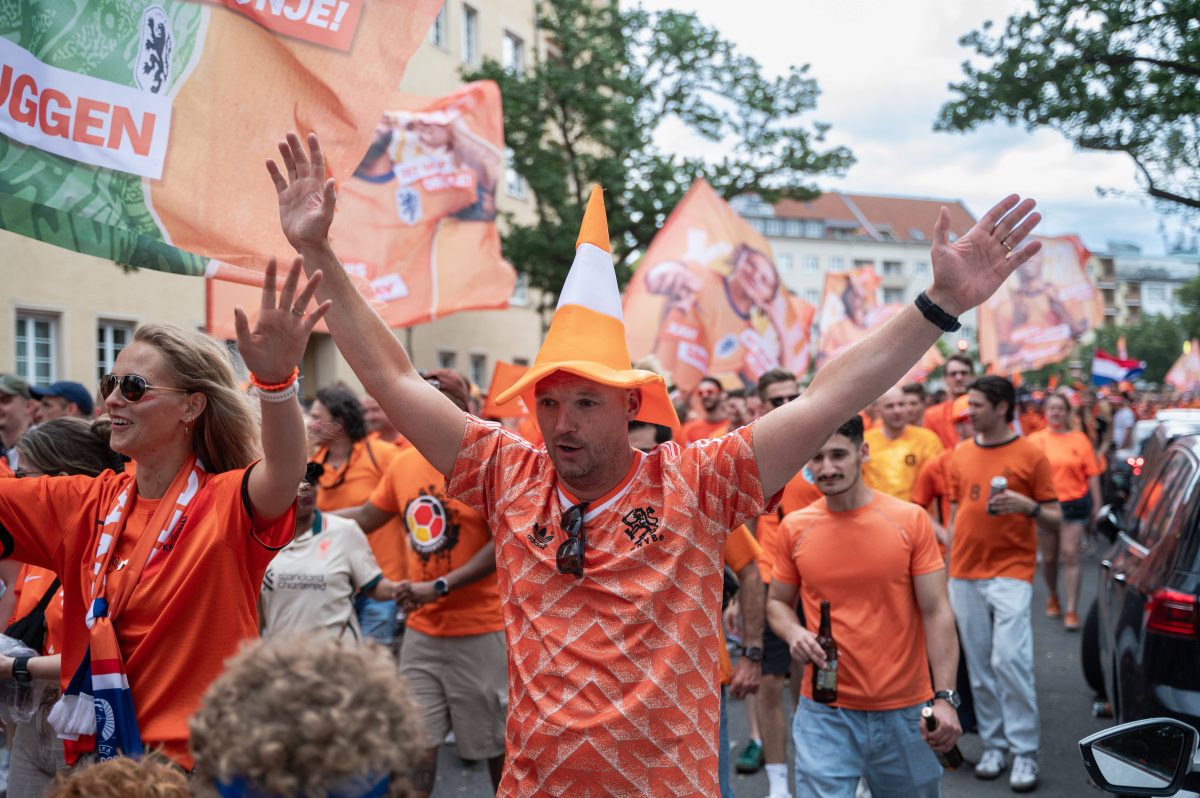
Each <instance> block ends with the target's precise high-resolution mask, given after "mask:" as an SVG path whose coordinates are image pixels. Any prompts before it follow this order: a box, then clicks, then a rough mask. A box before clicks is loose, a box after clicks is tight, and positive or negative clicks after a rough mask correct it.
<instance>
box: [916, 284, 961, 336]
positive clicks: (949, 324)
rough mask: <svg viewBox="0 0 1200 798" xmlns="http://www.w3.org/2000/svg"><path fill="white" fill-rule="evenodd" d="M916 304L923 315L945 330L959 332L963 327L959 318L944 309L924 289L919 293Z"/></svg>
mask: <svg viewBox="0 0 1200 798" xmlns="http://www.w3.org/2000/svg"><path fill="white" fill-rule="evenodd" d="M916 305H917V310H919V311H921V315H922V316H924V317H925V318H926V319H928V320H929V322H930V323H932V324H933V325H934V326H935V327H937V328H938V329H939V330H942V331H943V332H958V330H959V329H960V328H961V327H962V324H960V323H959V321H958V319H956V318H954V317H953V316H951V315H950V314H949V313H947V312H946V311H944V310H942V307H941V305H938V304H937V303H936V302H934V301H933V300H932V299H930V298H929V295H928V294H926V293H925V292H924V291H922V292H921V293H919V294H917V300H916Z"/></svg>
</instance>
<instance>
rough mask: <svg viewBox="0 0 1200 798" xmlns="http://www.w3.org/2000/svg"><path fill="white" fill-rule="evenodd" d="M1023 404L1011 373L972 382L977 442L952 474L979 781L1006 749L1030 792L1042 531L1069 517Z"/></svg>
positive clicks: (1034, 776)
mask: <svg viewBox="0 0 1200 798" xmlns="http://www.w3.org/2000/svg"><path fill="white" fill-rule="evenodd" d="M1016 403H1017V397H1016V391H1015V390H1013V385H1012V383H1011V382H1009V381H1008V380H1006V379H1004V378H1003V377H994V376H989V377H980V378H979V379H977V380H975V381H974V382H972V383H971V384H970V386H969V387H968V389H967V409H968V411H969V413H970V415H971V421H972V423H973V424H974V427H975V437H974V438H972V439H970V440H965V441H963V442H962V443H960V444H959V445H958V447H957V448H956V449H955V450H954V453H953V454H951V455H950V462H949V465H948V466H947V468H946V472H947V475H948V482H949V485H948V491H949V497H950V501H951V508H952V509H951V518H952V519H953V520H952V522H951V528H952V534H951V539H950V601H951V603H952V604H953V606H954V614H955V616H956V617H957V619H958V628H959V629H960V630H961V631H962V645H963V652H964V653H965V654H966V657H967V672H968V673H969V674H970V677H971V692H972V694H973V695H974V697H975V716H976V719H977V722H978V725H979V739H980V742H982V743H983V755H982V756H981V757H980V760H979V763H978V764H977V765H976V766H975V775H976V776H977V777H979V778H981V779H995V778H998V777H999V776H1000V774H1001V773H1002V772H1004V768H1005V767H1006V764H1007V763H1006V761H1005V756H1006V753H1008V754H1012V755H1013V763H1012V773H1011V774H1010V776H1009V786H1010V787H1012V789H1013V790H1015V791H1017V792H1028V791H1030V790H1032V789H1035V788H1036V787H1037V781H1038V764H1037V750H1038V742H1039V739H1038V738H1039V728H1038V709H1037V696H1036V694H1035V693H1034V686H1033V626H1032V622H1031V618H1030V605H1031V602H1032V600H1033V575H1034V572H1035V571H1036V570H1037V533H1036V532H1035V525H1036V526H1041V527H1044V528H1045V529H1048V530H1055V529H1058V527H1059V525H1060V524H1061V523H1062V511H1061V510H1060V509H1059V505H1058V501H1057V500H1056V499H1055V495H1054V483H1053V482H1052V481H1051V472H1050V463H1049V461H1048V460H1047V459H1046V455H1045V454H1043V453H1042V450H1041V448H1040V447H1039V446H1037V444H1034V443H1030V442H1029V439H1028V438H1022V437H1019V436H1018V435H1017V434H1016V433H1015V432H1013V431H1012V428H1011V427H1010V426H1009V425H1010V424H1011V423H1012V420H1013V413H1014V410H1015V408H1016Z"/></svg>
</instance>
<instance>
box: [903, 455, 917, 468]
mask: <svg viewBox="0 0 1200 798" xmlns="http://www.w3.org/2000/svg"><path fill="white" fill-rule="evenodd" d="M904 464H905V465H906V466H908V467H909V468H911V467H912V466H915V465H916V464H917V456H916V455H915V454H906V455H904Z"/></svg>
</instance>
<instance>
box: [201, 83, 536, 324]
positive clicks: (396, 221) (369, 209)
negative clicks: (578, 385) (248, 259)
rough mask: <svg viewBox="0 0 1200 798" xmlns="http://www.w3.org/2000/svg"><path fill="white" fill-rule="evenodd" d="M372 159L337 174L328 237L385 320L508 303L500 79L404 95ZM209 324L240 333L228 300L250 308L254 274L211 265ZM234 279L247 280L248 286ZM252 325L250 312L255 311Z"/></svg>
mask: <svg viewBox="0 0 1200 798" xmlns="http://www.w3.org/2000/svg"><path fill="white" fill-rule="evenodd" d="M389 108H390V109H391V110H389V111H387V112H386V113H384V114H383V115H382V117H380V118H379V120H378V124H377V125H376V127H375V136H374V140H373V141H372V143H371V147H370V149H369V150H368V152H367V155H366V157H365V158H364V159H363V160H362V162H361V163H360V164H359V165H358V168H357V169H355V170H354V172H353V174H352V175H346V176H345V177H343V178H342V179H341V180H340V181H339V193H338V213H337V216H336V217H335V218H334V222H333V227H332V229H331V231H330V236H331V238H332V239H333V241H334V242H335V247H336V248H337V252H338V255H339V256H340V257H341V258H342V261H343V263H344V264H345V266H346V271H347V272H349V273H350V275H351V278H352V279H353V280H354V282H355V284H356V285H357V286H358V289H359V290H360V291H361V292H362V294H363V295H364V296H365V297H367V298H368V299H369V300H371V302H372V304H373V305H374V307H375V309H376V310H377V311H378V312H379V315H380V316H382V317H383V320H384V321H385V322H387V324H388V326H389V327H392V328H396V327H407V326H409V325H412V324H420V323H423V322H427V321H432V320H434V319H438V318H441V317H443V316H447V315H449V314H451V313H456V312H458V311H462V310H481V309H487V308H504V307H507V306H508V301H509V298H510V297H511V296H512V291H513V285H514V283H515V282H516V273H515V272H514V271H513V268H512V267H511V266H510V265H509V264H508V263H507V262H506V261H505V260H504V259H503V257H502V256H501V254H500V233H499V231H498V230H497V228H496V192H497V190H498V188H499V183H500V181H501V180H502V179H503V176H504V125H503V119H502V115H501V109H500V91H499V89H498V87H497V86H496V84H495V83H492V82H491V81H481V82H477V83H471V84H468V85H466V86H464V87H463V88H461V89H459V90H458V91H456V92H454V93H453V94H451V95H449V96H447V97H443V98H441V99H437V100H429V99H426V98H420V97H411V96H398V97H395V98H394V99H393V100H392V102H391V103H390V105H389ZM209 276H210V277H214V278H217V279H216V280H215V281H212V282H210V287H209V300H210V301H209V308H208V311H209V312H208V325H209V332H211V333H213V334H214V335H218V336H222V337H226V338H230V337H233V306H234V305H236V304H241V305H242V307H244V308H245V309H246V310H247V312H248V313H250V314H251V316H253V312H254V309H255V308H257V307H258V304H259V303H258V301H257V292H256V291H255V290H253V289H249V288H247V287H245V286H246V285H252V284H255V283H256V282H257V283H258V284H261V276H260V275H258V274H257V273H256V272H254V271H249V270H244V269H242V270H240V269H231V268H230V267H229V266H227V265H224V264H220V265H217V266H215V267H211V268H210V270H209ZM232 283H241V284H242V285H241V286H238V285H233V284H232ZM251 321H252V322H253V318H251Z"/></svg>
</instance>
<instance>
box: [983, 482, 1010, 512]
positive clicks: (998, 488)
mask: <svg viewBox="0 0 1200 798" xmlns="http://www.w3.org/2000/svg"><path fill="white" fill-rule="evenodd" d="M1006 490H1008V479H1006V478H1005V477H992V489H991V491H990V492H989V493H988V515H997V513H995V512H993V511H992V499H993V498H994V497H995V496H997V495H998V494H1001V493H1003V492H1004V491H1006Z"/></svg>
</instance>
